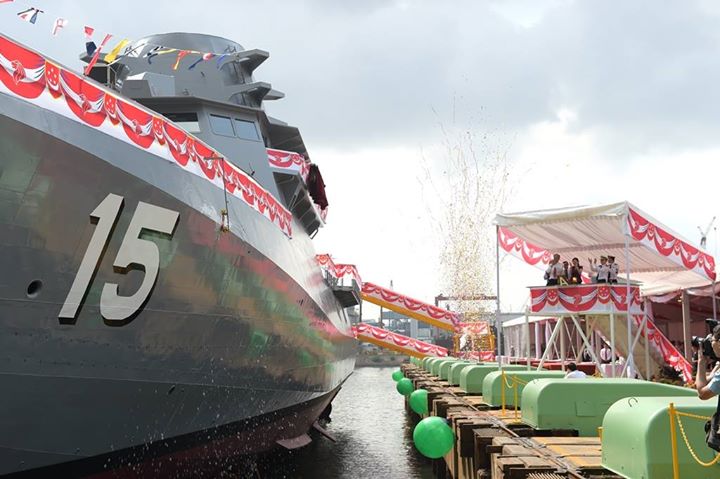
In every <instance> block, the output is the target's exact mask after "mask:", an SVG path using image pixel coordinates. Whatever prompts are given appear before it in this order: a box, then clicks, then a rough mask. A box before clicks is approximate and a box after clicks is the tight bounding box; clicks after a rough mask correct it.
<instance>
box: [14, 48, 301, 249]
mask: <svg viewBox="0 0 720 479" xmlns="http://www.w3.org/2000/svg"><path fill="white" fill-rule="evenodd" d="M0 92H2V93H6V94H9V95H11V96H14V97H17V98H22V99H23V100H25V101H29V102H31V103H33V104H36V105H38V106H40V107H41V108H45V109H48V110H51V111H53V112H55V113H57V114H60V115H62V116H65V117H67V118H70V119H72V120H74V121H78V122H80V123H82V124H84V125H86V126H88V127H90V128H95V129H97V130H98V131H101V132H103V133H105V134H107V135H110V136H112V137H114V138H117V139H119V140H121V141H124V142H126V143H128V144H132V145H134V146H136V147H138V148H140V149H142V150H145V151H147V152H149V153H151V154H154V155H156V156H158V157H160V158H163V159H165V160H169V161H173V162H175V163H176V164H177V165H178V166H179V167H180V168H182V169H183V170H184V171H186V172H188V173H192V174H194V175H197V176H199V177H201V178H205V179H206V180H208V181H210V182H212V183H213V184H214V185H215V186H217V187H219V188H223V187H225V188H226V189H227V191H228V192H229V193H230V194H231V195H233V196H235V197H236V198H239V199H241V200H242V201H244V202H245V203H246V204H247V205H248V206H249V207H250V208H252V209H254V210H255V211H257V212H258V213H260V214H261V215H263V216H264V217H266V218H267V219H268V220H270V221H271V222H272V223H273V224H275V225H276V226H277V227H278V228H280V229H281V230H282V231H283V233H285V234H286V235H287V236H292V216H291V214H290V212H289V211H288V210H287V209H285V207H284V206H283V205H282V204H280V203H279V202H278V201H277V200H276V199H275V197H273V196H272V195H271V194H270V193H269V192H268V191H267V190H265V189H264V188H263V187H262V186H260V185H259V184H258V183H257V182H256V181H255V180H254V179H253V178H252V177H250V176H249V175H247V174H246V173H245V172H243V171H242V170H240V169H239V168H237V167H236V166H234V165H233V164H232V163H230V162H229V161H222V160H217V159H215V160H209V159H208V158H211V157H212V158H222V155H220V154H219V153H218V152H216V151H214V150H213V149H212V148H210V147H209V146H208V145H206V144H205V143H203V142H202V141H200V140H199V139H197V138H195V137H193V136H192V135H190V134H188V133H187V132H185V131H184V130H182V129H181V128H179V127H177V126H176V125H174V124H173V123H172V122H171V121H170V120H168V119H167V118H164V117H162V116H160V115H158V114H157V113H156V112H154V111H151V110H149V109H147V108H145V107H143V106H141V105H139V104H137V103H135V102H133V101H131V100H128V99H125V98H122V97H120V96H118V95H117V93H115V92H113V91H111V90H109V89H107V88H105V87H102V86H100V85H98V84H96V83H95V82H93V81H91V80H89V79H87V78H86V77H84V76H82V75H80V74H78V73H74V72H72V71H70V70H67V69H65V68H63V67H61V66H59V65H57V64H55V63H53V62H51V61H50V60H48V59H46V58H45V57H43V56H41V55H39V54H37V53H35V52H33V51H31V50H29V49H27V48H24V47H22V46H20V45H18V44H17V43H14V42H13V41H11V40H9V39H8V38H6V37H4V36H2V35H0ZM223 176H224V181H223Z"/></svg>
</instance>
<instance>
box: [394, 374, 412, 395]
mask: <svg viewBox="0 0 720 479" xmlns="http://www.w3.org/2000/svg"><path fill="white" fill-rule="evenodd" d="M395 389H397V392H399V393H400V394H402V395H403V396H409V395H410V393H411V392H413V389H415V388H413V385H412V381H410V380H409V379H408V378H402V379H401V380H400V381H398V382H397V384H395Z"/></svg>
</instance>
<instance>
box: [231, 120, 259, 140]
mask: <svg viewBox="0 0 720 479" xmlns="http://www.w3.org/2000/svg"><path fill="white" fill-rule="evenodd" d="M235 134H236V135H237V136H238V138H242V139H243V140H251V141H260V135H258V131H257V126H256V125H255V122H252V121H247V120H238V119H237V118H235Z"/></svg>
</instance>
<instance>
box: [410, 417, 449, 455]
mask: <svg viewBox="0 0 720 479" xmlns="http://www.w3.org/2000/svg"><path fill="white" fill-rule="evenodd" d="M413 442H414V443H415V447H416V448H417V450H418V451H420V454H422V455H423V456H425V457H429V458H430V459H438V458H441V457H443V456H444V455H445V454H447V453H448V452H450V449H452V447H453V444H454V443H455V434H453V432H452V429H450V426H448V425H447V422H445V419H443V418H441V417H437V416H431V417H426V418H425V419H423V420H422V421H420V422H419V423H418V424H417V426H415V430H414V431H413Z"/></svg>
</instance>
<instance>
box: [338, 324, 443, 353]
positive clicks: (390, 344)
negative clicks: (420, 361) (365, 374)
mask: <svg viewBox="0 0 720 479" xmlns="http://www.w3.org/2000/svg"><path fill="white" fill-rule="evenodd" d="M352 329H353V334H355V337H356V338H357V339H358V340H360V341H367V342H371V343H373V344H377V345H379V346H384V347H386V348H388V349H391V350H395V351H398V350H400V352H404V353H406V354H408V355H410V356H415V357H423V356H434V357H447V355H448V350H447V349H446V348H443V347H442V346H437V345H435V344H430V343H426V342H424V341H420V340H417V339H413V338H409V337H407V336H403V335H402V334H397V333H393V332H392V331H388V330H386V329H382V328H377V327H375V326H371V325H369V324H367V323H359V324H356V325H355V326H353V328H352Z"/></svg>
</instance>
